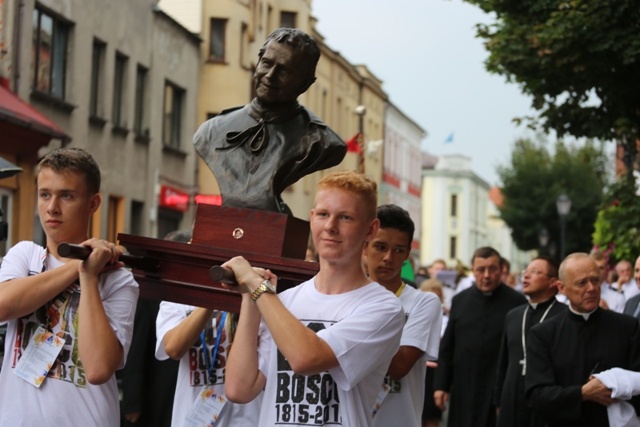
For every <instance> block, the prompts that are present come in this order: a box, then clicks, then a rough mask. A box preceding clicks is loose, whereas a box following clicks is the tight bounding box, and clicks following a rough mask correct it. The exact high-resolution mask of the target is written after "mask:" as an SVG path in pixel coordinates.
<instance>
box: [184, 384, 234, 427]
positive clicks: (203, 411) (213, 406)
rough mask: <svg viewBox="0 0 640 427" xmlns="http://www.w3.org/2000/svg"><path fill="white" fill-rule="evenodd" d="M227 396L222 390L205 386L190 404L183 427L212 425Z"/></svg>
mask: <svg viewBox="0 0 640 427" xmlns="http://www.w3.org/2000/svg"><path fill="white" fill-rule="evenodd" d="M226 403H227V398H226V396H225V395H224V393H223V392H222V391H219V392H218V391H215V390H214V389H213V388H211V387H205V388H204V389H203V390H202V391H201V392H200V393H199V394H198V397H196V400H195V401H194V402H193V405H191V409H190V410H189V414H188V415H187V419H186V420H185V423H184V427H213V426H215V425H216V422H217V421H218V417H219V416H220V412H222V408H224V405H225V404H226Z"/></svg>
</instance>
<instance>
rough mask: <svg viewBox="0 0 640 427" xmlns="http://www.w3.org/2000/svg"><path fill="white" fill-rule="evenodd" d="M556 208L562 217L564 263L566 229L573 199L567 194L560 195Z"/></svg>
mask: <svg viewBox="0 0 640 427" xmlns="http://www.w3.org/2000/svg"><path fill="white" fill-rule="evenodd" d="M556 208H557V209H558V215H559V216H560V261H562V260H563V259H564V255H565V250H566V240H565V228H566V222H567V216H568V215H569V211H571V199H570V198H569V196H567V195H566V194H561V195H559V196H558V199H557V200H556Z"/></svg>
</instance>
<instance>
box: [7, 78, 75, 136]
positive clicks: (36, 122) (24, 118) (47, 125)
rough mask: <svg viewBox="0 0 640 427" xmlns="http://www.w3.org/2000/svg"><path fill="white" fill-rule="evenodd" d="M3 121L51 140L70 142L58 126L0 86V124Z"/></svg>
mask: <svg viewBox="0 0 640 427" xmlns="http://www.w3.org/2000/svg"><path fill="white" fill-rule="evenodd" d="M3 121H6V122H8V123H11V124H13V125H15V126H18V127H20V128H24V129H27V130H29V129H30V130H33V131H34V132H38V133H40V134H43V135H46V136H49V137H51V138H57V139H61V140H63V141H69V140H71V137H69V135H67V134H66V133H64V131H63V130H62V129H60V127H58V125H56V124H55V123H53V122H52V121H51V120H49V119H48V118H46V117H45V116H44V115H42V114H41V113H40V112H39V111H38V110H36V109H35V108H33V107H32V106H31V105H29V104H28V103H26V102H24V101H23V100H22V99H20V98H19V97H18V96H17V95H15V94H14V93H13V92H11V91H10V90H9V89H7V88H6V87H5V86H4V85H2V84H0V122H3Z"/></svg>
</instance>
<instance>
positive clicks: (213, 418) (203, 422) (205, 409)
mask: <svg viewBox="0 0 640 427" xmlns="http://www.w3.org/2000/svg"><path fill="white" fill-rule="evenodd" d="M227 314H228V313H227V312H226V311H223V312H222V314H221V315H220V324H219V325H218V329H217V334H216V341H215V344H214V346H213V354H212V356H211V358H209V351H208V350H207V343H206V340H205V335H204V331H202V332H201V333H200V342H201V343H202V350H203V352H204V360H205V367H206V369H207V375H208V376H209V378H213V377H214V371H215V365H216V360H217V358H218V350H219V348H220V339H221V337H222V333H223V331H224V326H225V323H226V320H227ZM215 330H216V329H215V327H214V331H215ZM225 403H227V398H226V397H225V395H224V393H223V392H218V391H216V390H214V389H213V386H212V385H206V386H205V387H203V389H202V390H201V391H200V393H198V396H197V397H196V400H195V401H194V402H193V405H191V409H190V410H189V414H188V415H187V419H186V420H185V424H184V426H185V427H201V426H212V425H215V424H216V422H217V420H218V417H219V416H220V412H222V408H224V405H225Z"/></svg>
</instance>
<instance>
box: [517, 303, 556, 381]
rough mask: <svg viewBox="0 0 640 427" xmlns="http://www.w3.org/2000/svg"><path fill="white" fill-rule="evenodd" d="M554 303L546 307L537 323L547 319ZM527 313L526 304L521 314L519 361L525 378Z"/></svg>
mask: <svg viewBox="0 0 640 427" xmlns="http://www.w3.org/2000/svg"><path fill="white" fill-rule="evenodd" d="M555 303H556V301H555V300H553V302H552V303H551V304H549V307H547V309H546V310H545V312H544V314H543V315H542V318H540V321H539V322H538V323H542V322H543V321H544V319H545V318H546V317H547V314H549V311H550V310H551V307H553V306H554V305H555ZM528 311H529V304H527V306H526V307H525V309H524V313H523V314H522V334H521V335H522V359H521V360H520V362H519V363H520V365H522V376H525V375H526V374H527V338H526V323H527V312H528Z"/></svg>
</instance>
